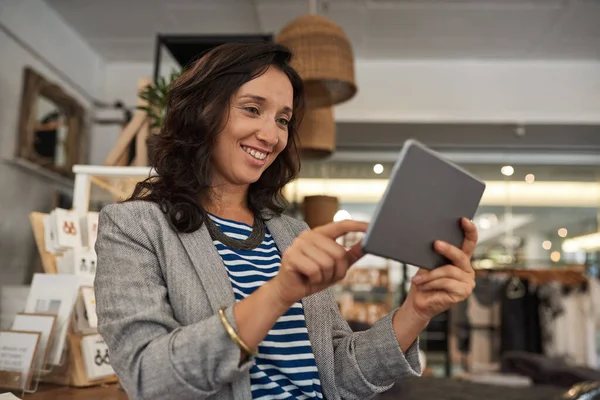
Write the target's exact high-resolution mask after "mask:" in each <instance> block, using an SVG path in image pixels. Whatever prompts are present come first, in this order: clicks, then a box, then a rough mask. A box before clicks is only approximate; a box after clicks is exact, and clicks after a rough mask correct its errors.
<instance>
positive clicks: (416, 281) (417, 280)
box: [412, 276, 423, 284]
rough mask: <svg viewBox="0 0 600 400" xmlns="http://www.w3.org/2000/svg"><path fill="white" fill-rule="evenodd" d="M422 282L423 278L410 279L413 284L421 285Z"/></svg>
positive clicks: (414, 277)
mask: <svg viewBox="0 0 600 400" xmlns="http://www.w3.org/2000/svg"><path fill="white" fill-rule="evenodd" d="M422 280H423V278H421V277H420V276H413V278H412V281H413V283H416V284H419V283H421V281H422Z"/></svg>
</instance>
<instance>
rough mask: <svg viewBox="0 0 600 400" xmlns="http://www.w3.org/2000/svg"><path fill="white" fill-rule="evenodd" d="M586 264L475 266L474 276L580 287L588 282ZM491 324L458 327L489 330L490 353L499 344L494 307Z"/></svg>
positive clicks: (535, 283) (471, 329) (494, 350)
mask: <svg viewBox="0 0 600 400" xmlns="http://www.w3.org/2000/svg"><path fill="white" fill-rule="evenodd" d="M588 267H589V266H587V265H566V266H562V267H543V268H529V269H528V268H523V267H520V266H504V267H492V268H475V275H476V277H486V276H494V277H498V278H500V277H505V278H506V279H507V280H509V279H515V278H516V279H517V283H520V282H521V279H524V280H527V281H529V282H530V283H532V284H534V285H539V286H542V285H547V284H550V283H555V282H558V283H560V284H561V285H563V286H564V287H569V288H580V287H585V285H586V283H587V282H588V277H587V270H588ZM490 312H491V313H492V315H491V320H492V323H491V324H468V326H459V328H463V329H468V330H469V331H475V330H478V331H481V330H484V331H489V332H490V333H492V335H491V337H490V347H491V354H494V353H495V352H496V348H497V346H498V344H499V338H498V337H497V336H498V335H497V333H498V332H499V330H500V327H499V326H496V324H495V323H494V322H493V321H495V316H494V308H493V307H492V308H491V311H490Z"/></svg>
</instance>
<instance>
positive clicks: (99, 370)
mask: <svg viewBox="0 0 600 400" xmlns="http://www.w3.org/2000/svg"><path fill="white" fill-rule="evenodd" d="M81 353H82V355H83V361H84V365H85V371H86V374H87V376H88V378H89V379H90V380H96V379H101V378H105V377H108V376H112V375H114V373H115V371H114V370H113V369H112V367H111V366H110V357H109V355H108V346H107V345H106V343H105V342H104V339H102V336H100V335H98V334H96V335H88V336H84V337H83V339H81Z"/></svg>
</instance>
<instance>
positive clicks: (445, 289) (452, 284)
mask: <svg viewBox="0 0 600 400" xmlns="http://www.w3.org/2000/svg"><path fill="white" fill-rule="evenodd" d="M461 224H462V227H463V230H464V232H465V240H464V242H463V244H462V247H461V248H460V249H459V248H457V247H455V246H452V245H450V244H448V243H445V242H441V241H437V242H436V243H435V249H436V251H437V252H438V253H439V254H441V255H443V256H445V257H446V258H447V259H448V260H450V262H451V264H449V265H444V266H442V267H439V268H436V269H433V270H426V269H420V270H419V272H417V274H416V275H415V276H414V277H413V279H412V285H411V288H410V291H409V293H408V296H407V299H406V301H405V303H404V305H405V306H408V307H410V308H411V309H412V311H413V312H414V313H416V315H417V316H418V317H419V318H422V319H424V320H430V319H431V318H433V317H435V316H436V315H438V314H440V313H442V312H444V311H446V310H447V309H449V308H450V307H452V306H453V305H454V304H456V303H459V302H461V301H463V300H465V299H466V298H467V297H469V295H470V294H471V292H472V291H473V289H474V288H475V271H474V270H473V267H472V266H471V257H472V256H473V252H474V251H475V246H476V245H477V228H476V227H475V224H473V222H471V221H469V220H468V219H467V218H463V219H462V220H461Z"/></svg>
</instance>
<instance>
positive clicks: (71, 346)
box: [29, 212, 118, 387]
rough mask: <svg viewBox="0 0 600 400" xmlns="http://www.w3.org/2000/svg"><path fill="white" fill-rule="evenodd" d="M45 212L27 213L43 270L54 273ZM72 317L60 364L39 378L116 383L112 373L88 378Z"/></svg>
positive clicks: (79, 384)
mask: <svg viewBox="0 0 600 400" xmlns="http://www.w3.org/2000/svg"><path fill="white" fill-rule="evenodd" d="M46 215H47V214H45V213H40V212H32V213H31V214H30V215H29V220H30V223H31V227H32V229H33V235H34V237H35V242H36V245H37V248H38V252H39V254H40V257H41V259H42V265H43V268H44V272H45V273H47V274H56V273H57V267H56V258H55V256H54V255H53V254H51V253H49V252H47V251H46V247H45V242H44V217H45V216H46ZM73 325H74V323H73V318H71V322H70V324H69V328H68V330H67V338H66V341H67V343H66V346H65V348H66V354H65V355H64V357H65V359H64V361H63V362H62V365H61V366H55V368H53V369H52V370H50V371H47V372H46V373H43V374H40V376H39V380H40V381H42V382H49V383H55V384H60V385H66V386H73V387H89V386H95V385H100V384H105V383H116V382H118V379H117V377H116V376H114V375H112V376H110V377H107V378H102V379H96V380H90V379H88V376H87V373H86V369H85V364H84V359H83V354H82V351H81V341H82V339H83V337H84V336H85V335H84V334H80V333H77V332H76V331H75V329H74V327H73Z"/></svg>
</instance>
